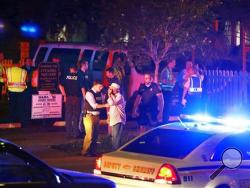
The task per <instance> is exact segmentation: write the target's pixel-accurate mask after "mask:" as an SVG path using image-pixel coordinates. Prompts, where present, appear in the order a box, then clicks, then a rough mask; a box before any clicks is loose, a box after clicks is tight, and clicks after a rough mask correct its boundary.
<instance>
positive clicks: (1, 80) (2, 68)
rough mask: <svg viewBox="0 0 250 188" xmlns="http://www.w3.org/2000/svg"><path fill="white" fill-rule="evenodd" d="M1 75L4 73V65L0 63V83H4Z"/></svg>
mask: <svg viewBox="0 0 250 188" xmlns="http://www.w3.org/2000/svg"><path fill="white" fill-rule="evenodd" d="M3 75H4V67H3V65H2V64H0V83H4V80H3Z"/></svg>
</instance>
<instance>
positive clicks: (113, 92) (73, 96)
mask: <svg viewBox="0 0 250 188" xmlns="http://www.w3.org/2000/svg"><path fill="white" fill-rule="evenodd" d="M106 76H107V78H108V81H109V86H108V87H107V88H104V86H103V83H102V82H101V81H99V80H94V81H92V79H91V75H89V74H88V61H86V60H82V61H81V62H80V68H79V69H77V66H76V65H75V64H72V65H70V67H69V71H68V73H66V74H65V75H64V76H62V77H61V79H60V85H59V88H60V91H61V93H62V95H63V99H64V102H65V121H66V136H67V137H71V138H79V137H83V138H84V139H83V146H82V151H81V154H82V155H84V156H95V155H96V143H97V138H98V132H99V123H100V114H101V112H102V110H103V109H105V110H106V111H107V113H108V115H107V116H108V124H109V126H110V127H112V133H111V138H112V145H113V148H114V149H116V148H118V147H119V146H120V142H121V134H122V130H123V126H124V125H125V123H126V113H125V99H124V97H123V95H122V94H121V92H120V90H121V85H120V83H119V79H117V78H116V77H115V75H114V70H113V69H112V68H109V69H107V70H106ZM79 117H80V118H79Z"/></svg>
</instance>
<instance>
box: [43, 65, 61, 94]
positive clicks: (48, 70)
mask: <svg viewBox="0 0 250 188" xmlns="http://www.w3.org/2000/svg"><path fill="white" fill-rule="evenodd" d="M58 84H59V65H58V64H57V63H41V64H40V65H39V67H38V90H39V91H50V92H52V93H56V92H57V90H58Z"/></svg>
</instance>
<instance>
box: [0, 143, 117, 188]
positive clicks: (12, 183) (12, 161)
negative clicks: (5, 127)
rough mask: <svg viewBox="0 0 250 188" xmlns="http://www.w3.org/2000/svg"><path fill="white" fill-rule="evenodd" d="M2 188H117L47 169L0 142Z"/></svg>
mask: <svg viewBox="0 0 250 188" xmlns="http://www.w3.org/2000/svg"><path fill="white" fill-rule="evenodd" d="M0 185H1V187H32V188H36V187H39V188H43V187H44V188H45V187H46V188H47V187H53V188H61V187H63V188H66V187H73V188H74V187H79V188H80V187H88V188H91V187H93V188H114V187H115V184H114V183H113V182H112V181H110V180H107V179H104V178H100V177H97V176H94V175H91V174H86V173H81V172H77V171H70V170H64V169H56V168H52V167H50V166H48V165H47V164H45V163H44V162H42V161H41V160H39V159H37V158H36V157H34V156H33V155H31V154H29V153H27V152H26V151H24V150H23V149H22V148H21V147H18V146H16V145H15V144H13V143H11V142H9V141H7V140H3V139H0Z"/></svg>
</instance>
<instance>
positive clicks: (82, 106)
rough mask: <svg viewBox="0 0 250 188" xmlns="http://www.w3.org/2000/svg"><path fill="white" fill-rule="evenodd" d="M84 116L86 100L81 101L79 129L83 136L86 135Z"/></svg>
mask: <svg viewBox="0 0 250 188" xmlns="http://www.w3.org/2000/svg"><path fill="white" fill-rule="evenodd" d="M83 116H84V99H81V110H80V116H79V122H78V128H79V131H80V133H81V134H82V135H85V128H84V125H83Z"/></svg>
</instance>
